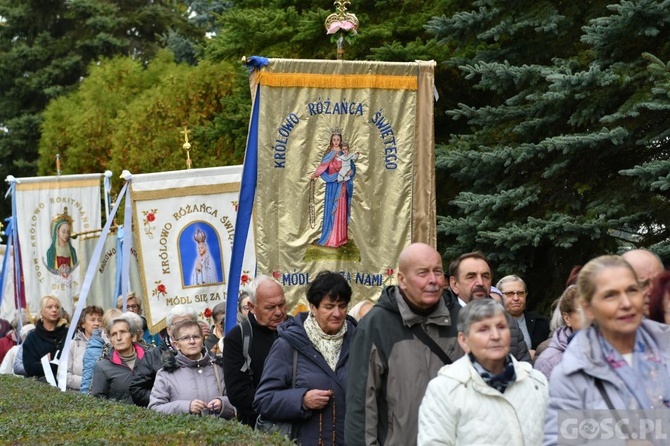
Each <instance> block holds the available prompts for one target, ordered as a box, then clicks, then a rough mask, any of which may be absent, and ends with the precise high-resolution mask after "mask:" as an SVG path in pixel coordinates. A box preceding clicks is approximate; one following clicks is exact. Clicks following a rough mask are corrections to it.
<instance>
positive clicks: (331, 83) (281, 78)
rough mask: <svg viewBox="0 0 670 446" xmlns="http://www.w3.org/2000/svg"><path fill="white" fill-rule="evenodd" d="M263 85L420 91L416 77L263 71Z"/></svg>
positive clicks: (261, 80) (260, 79)
mask: <svg viewBox="0 0 670 446" xmlns="http://www.w3.org/2000/svg"><path fill="white" fill-rule="evenodd" d="M259 82H260V84H261V85H264V86H267V87H315V88H375V89H382V90H418V88H419V82H418V79H417V77H416V76H385V75H377V74H340V75H333V74H307V73H270V72H267V71H261V72H260V75H259Z"/></svg>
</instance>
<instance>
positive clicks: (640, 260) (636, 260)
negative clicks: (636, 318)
mask: <svg viewBox="0 0 670 446" xmlns="http://www.w3.org/2000/svg"><path fill="white" fill-rule="evenodd" d="M621 257H623V258H624V260H626V262H628V263H630V266H632V267H633V269H634V270H635V275H637V280H638V282H640V287H641V288H642V292H643V293H644V307H643V309H642V311H643V312H644V315H645V316H649V294H650V293H651V282H652V281H653V280H654V278H655V277H656V276H658V275H659V274H661V273H662V272H663V270H664V269H665V268H664V267H663V262H661V258H660V257H659V256H657V255H656V254H655V253H653V252H651V251H649V250H647V249H631V250H630V251H626V252H625V253H623V254H622V255H621Z"/></svg>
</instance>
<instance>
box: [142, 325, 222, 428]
mask: <svg viewBox="0 0 670 446" xmlns="http://www.w3.org/2000/svg"><path fill="white" fill-rule="evenodd" d="M173 335H174V337H173V345H174V347H175V349H176V352H172V351H171V350H167V351H165V352H163V356H162V360H163V368H162V369H160V370H159V371H158V373H157V374H156V381H155V383H154V386H153V388H152V389H151V397H150V399H149V409H154V410H156V411H157V412H162V413H167V414H173V413H190V414H193V415H212V416H215V417H220V418H225V419H231V418H233V417H234V416H235V409H234V408H233V405H232V404H230V401H228V397H227V396H226V385H225V383H224V381H223V367H222V366H221V364H220V362H217V359H216V358H215V357H214V355H213V354H211V353H210V352H209V351H207V349H206V348H205V346H204V336H203V332H202V327H201V326H200V324H198V322H195V321H184V322H182V323H180V324H178V325H177V326H176V327H175V328H174V330H173Z"/></svg>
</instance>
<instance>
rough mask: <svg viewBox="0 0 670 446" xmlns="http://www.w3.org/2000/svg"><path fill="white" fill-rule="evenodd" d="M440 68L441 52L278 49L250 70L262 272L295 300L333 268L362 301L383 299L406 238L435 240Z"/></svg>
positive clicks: (303, 298) (258, 241)
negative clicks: (412, 55) (425, 57)
mask: <svg viewBox="0 0 670 446" xmlns="http://www.w3.org/2000/svg"><path fill="white" fill-rule="evenodd" d="M433 75H434V63H433V62H416V63H383V62H346V61H316V60H285V59H270V61H269V64H268V65H267V66H265V67H264V68H263V69H261V70H260V71H258V72H257V73H256V75H255V76H252V92H254V93H255V92H256V91H257V86H260V89H258V91H259V94H256V95H255V98H254V100H256V101H260V103H259V104H258V105H259V106H260V107H259V113H258V116H257V119H258V145H257V147H258V152H257V159H258V173H257V187H256V200H255V205H254V215H255V217H256V224H257V226H256V248H257V249H256V254H257V262H258V273H259V274H268V275H273V276H274V277H275V278H277V279H278V280H279V281H280V283H282V284H283V286H284V289H285V291H286V294H287V297H288V299H289V304H290V305H295V304H297V303H298V302H299V301H302V302H303V303H304V302H305V297H304V295H305V286H306V285H307V284H308V283H309V282H310V280H311V279H312V278H313V277H314V276H315V275H316V274H317V273H318V272H319V271H322V270H326V269H327V270H333V271H338V272H340V273H341V274H343V275H344V277H345V278H347V280H348V281H349V283H350V285H351V286H352V288H353V290H354V298H353V300H354V301H359V300H362V299H365V298H368V299H376V298H377V297H378V296H379V293H380V290H381V287H382V286H384V285H387V284H392V283H395V271H394V268H395V265H396V264H397V259H398V255H399V254H400V251H402V249H403V248H404V247H405V246H407V245H408V244H410V243H411V242H414V241H423V242H426V243H430V244H432V245H435V180H434V138H433V111H432V110H433V106H432V101H433V99H432V98H433V89H434V87H433ZM247 156H249V154H247Z"/></svg>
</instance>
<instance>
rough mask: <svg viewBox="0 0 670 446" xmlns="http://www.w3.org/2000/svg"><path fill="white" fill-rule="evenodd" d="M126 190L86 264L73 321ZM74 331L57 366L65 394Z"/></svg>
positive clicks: (83, 302) (83, 304) (83, 303)
mask: <svg viewBox="0 0 670 446" xmlns="http://www.w3.org/2000/svg"><path fill="white" fill-rule="evenodd" d="M127 190H128V182H126V184H124V185H123V189H121V193H120V194H119V197H118V198H117V199H116V203H114V208H113V209H112V213H111V215H110V216H109V218H108V219H107V222H106V223H105V226H104V228H102V233H101V234H100V238H99V239H98V243H96V245H95V249H94V250H93V254H91V261H90V262H89V264H88V269H87V270H86V276H84V283H83V284H82V285H81V291H80V293H79V301H78V302H77V308H76V309H75V311H74V314H73V315H72V320H73V321H78V320H79V318H80V317H81V312H82V310H83V309H84V308H85V307H86V299H87V298H88V292H89V291H90V290H91V284H92V283H93V277H94V276H95V270H96V269H98V262H99V260H100V255H101V254H102V250H103V248H104V247H105V240H106V239H107V235H108V234H109V229H110V228H111V226H112V222H113V221H114V216H115V215H116V212H117V211H118V209H119V205H120V204H121V201H122V200H123V197H124V196H125V195H126V192H127ZM76 329H77V324H76V323H72V324H70V328H68V330H67V337H66V338H65V339H66V340H65V345H64V346H63V352H62V353H61V355H60V363H59V365H58V388H59V389H60V390H62V391H63V392H65V389H66V384H67V362H68V360H69V357H70V344H71V342H72V337H73V336H74V331H75V330H76Z"/></svg>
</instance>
